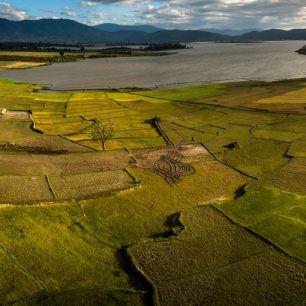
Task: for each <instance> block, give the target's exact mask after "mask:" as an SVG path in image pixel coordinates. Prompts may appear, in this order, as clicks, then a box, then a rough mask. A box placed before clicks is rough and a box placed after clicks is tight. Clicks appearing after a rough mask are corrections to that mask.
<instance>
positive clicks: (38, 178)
mask: <svg viewBox="0 0 306 306" xmlns="http://www.w3.org/2000/svg"><path fill="white" fill-rule="evenodd" d="M305 86H306V85H305V81H303V80H301V81H294V82H293V81H286V82H285V81H283V82H274V83H264V82H243V83H229V84H221V85H207V86H196V87H190V88H182V89H167V90H160V91H148V90H144V91H133V90H120V89H118V90H116V91H114V90H109V91H76V92H45V91H42V90H41V89H42V88H41V87H40V86H38V85H32V84H25V83H16V82H12V81H7V80H0V109H2V108H5V109H7V113H5V114H4V115H0V116H1V117H0V131H1V133H0V272H1V273H0V305H76V301H80V302H79V303H78V304H80V305H131V306H137V305H139V306H140V305H184V306H185V305H292V306H293V305H304V303H305V301H306V290H305V280H306V279H305V275H306V256H305V254H306V236H305V233H306V180H305V175H306V158H305V156H306V145H305V142H306V141H305V139H306V123H305V122H306V121H305V119H306V110H305V108H304V105H303V103H302V101H303V95H304V94H305V90H306V89H305ZM288 100H290V101H288ZM97 131H98V132H99V133H100V134H99V133H98V136H97ZM254 301H255V302H254Z"/></svg>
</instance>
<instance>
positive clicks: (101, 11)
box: [0, 0, 306, 29]
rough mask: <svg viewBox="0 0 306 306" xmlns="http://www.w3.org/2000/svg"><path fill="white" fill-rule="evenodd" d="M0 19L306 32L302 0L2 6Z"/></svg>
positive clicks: (37, 1)
mask: <svg viewBox="0 0 306 306" xmlns="http://www.w3.org/2000/svg"><path fill="white" fill-rule="evenodd" d="M0 18H7V19H10V20H23V19H39V18H67V19H73V20H76V21H79V22H82V23H85V24H88V25H96V24H101V23H118V24H151V25H155V26H159V27H162V28H166V29H208V28H217V29H253V28H259V29H270V28H282V29H293V28H306V0H142V1H138V0H43V1H42V0H0Z"/></svg>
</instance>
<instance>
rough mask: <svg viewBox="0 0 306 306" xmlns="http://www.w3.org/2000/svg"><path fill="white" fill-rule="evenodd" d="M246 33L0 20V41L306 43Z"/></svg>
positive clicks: (274, 33)
mask: <svg viewBox="0 0 306 306" xmlns="http://www.w3.org/2000/svg"><path fill="white" fill-rule="evenodd" d="M247 31H248V30H216V29H208V31H207V30H186V31H183V30H164V29H159V28H158V27H154V26H150V25H135V26H126V25H117V24H110V23H108V24H101V25H98V26H94V27H92V26H88V25H84V24H82V23H79V22H76V21H73V20H69V19H40V20H23V21H10V20H7V19H3V18H0V41H19V42H20V41H21V42H56V43H109V44H112V43H114V44H115V43H121V44H127V43H136V44H142V43H145V44H149V43H165V42H166V43H176V42H194V41H268V40H306V29H297V30H290V31H285V30H274V29H272V30H265V31H250V32H247ZM246 32H247V33H246ZM233 35H235V36H233Z"/></svg>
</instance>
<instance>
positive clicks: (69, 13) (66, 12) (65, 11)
mask: <svg viewBox="0 0 306 306" xmlns="http://www.w3.org/2000/svg"><path fill="white" fill-rule="evenodd" d="M60 14H61V15H63V16H68V17H76V16H77V13H76V12H75V11H73V10H72V9H70V8H69V7H64V9H63V10H62V11H61V13H60Z"/></svg>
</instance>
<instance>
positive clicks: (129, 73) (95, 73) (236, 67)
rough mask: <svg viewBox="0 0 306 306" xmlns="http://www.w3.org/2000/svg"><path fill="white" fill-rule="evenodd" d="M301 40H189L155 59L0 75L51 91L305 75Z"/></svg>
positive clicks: (91, 62) (114, 60)
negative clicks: (184, 46)
mask: <svg viewBox="0 0 306 306" xmlns="http://www.w3.org/2000/svg"><path fill="white" fill-rule="evenodd" d="M304 44H306V42H304V41H290V42H265V43H250V44H248V43H243V44H242V43H194V44H191V46H192V47H193V48H192V49H186V50H178V51H177V53H176V54H174V55H169V56H156V57H130V58H119V57H118V58H105V59H89V60H85V61H80V62H73V63H63V64H54V65H50V66H45V67H38V68H32V69H27V70H10V71H1V72H0V78H8V79H13V80H19V81H26V82H31V83H42V84H48V85H50V86H51V87H52V88H54V89H98V88H123V87H146V88H154V87H159V88H163V87H180V86H190V85H197V84H206V83H218V82H230V81H242V80H266V81H272V80H279V79H292V78H303V77H306V56H304V55H299V54H297V53H295V52H294V51H295V50H297V49H299V48H300V47H301V46H303V45H304Z"/></svg>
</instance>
